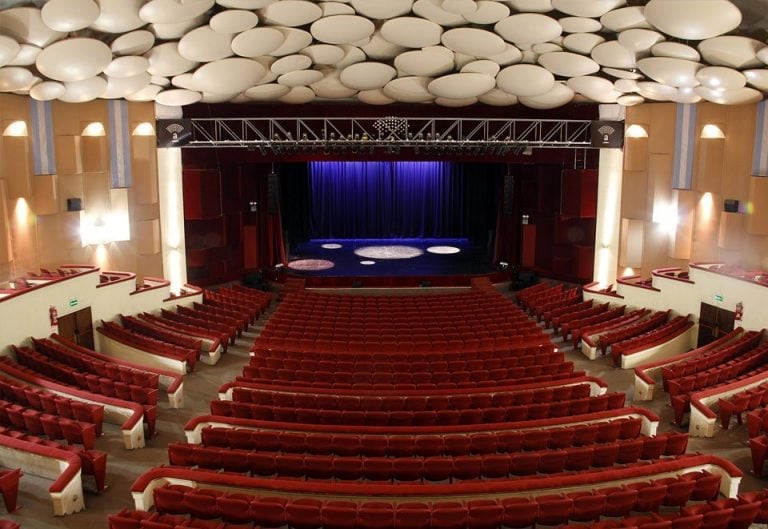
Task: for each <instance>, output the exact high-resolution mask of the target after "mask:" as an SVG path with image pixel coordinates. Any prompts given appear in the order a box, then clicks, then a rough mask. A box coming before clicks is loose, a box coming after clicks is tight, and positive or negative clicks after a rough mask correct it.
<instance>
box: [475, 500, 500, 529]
mask: <svg viewBox="0 0 768 529" xmlns="http://www.w3.org/2000/svg"><path fill="white" fill-rule="evenodd" d="M467 511H468V518H467V528H468V529H495V528H496V527H499V525H501V520H502V518H503V516H504V507H502V506H501V505H500V504H499V503H498V502H497V501H496V500H471V501H468V502H467Z"/></svg>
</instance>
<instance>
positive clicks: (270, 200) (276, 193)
mask: <svg viewBox="0 0 768 529" xmlns="http://www.w3.org/2000/svg"><path fill="white" fill-rule="evenodd" d="M279 186H280V183H279V181H278V175H277V173H274V172H272V173H269V175H268V176H267V211H268V212H269V214H270V215H277V214H278V212H279V211H280V187H279Z"/></svg>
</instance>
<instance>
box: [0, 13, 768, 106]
mask: <svg viewBox="0 0 768 529" xmlns="http://www.w3.org/2000/svg"><path fill="white" fill-rule="evenodd" d="M766 28H768V0H734V1H729V0H650V1H648V2H644V1H632V0H630V1H626V0H504V1H496V0H339V1H327V2H315V1H307V0H48V1H40V0H38V1H35V2H31V1H27V0H21V1H20V0H0V91H3V92H13V93H18V94H24V95H26V94H28V95H29V96H30V97H32V98H34V99H37V100H60V101H65V102H72V103H77V102H85V101H90V100H94V99H98V98H103V99H120V98H124V99H127V100H129V101H155V102H157V103H160V104H163V105H169V106H183V105H189V104H194V103H198V102H203V103H223V102H236V103H255V102H266V103H269V102H279V103H286V104H304V103H311V102H315V101H322V102H327V101H345V102H360V103H365V104H370V105H386V104H389V103H395V102H398V103H433V104H437V105H441V106H446V107H462V106H469V105H472V104H475V103H478V102H479V103H482V104H485V105H490V106H499V107H505V106H512V105H521V106H524V107H528V108H533V109H551V108H557V107H561V106H563V105H567V104H569V103H572V102H576V103H578V102H593V103H619V104H621V105H626V106H631V105H636V104H639V103H642V102H644V101H672V102H677V103H697V102H699V101H711V102H715V103H721V104H726V105H738V104H746V103H754V102H757V101H760V100H762V99H763V97H764V96H765V94H766V93H768V45H766V37H767V36H768V35H766Z"/></svg>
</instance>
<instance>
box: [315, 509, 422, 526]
mask: <svg viewBox="0 0 768 529" xmlns="http://www.w3.org/2000/svg"><path fill="white" fill-rule="evenodd" d="M431 522H432V512H431V510H430V508H429V506H428V505H426V504H424V503H400V504H398V505H397V507H396V509H395V526H396V527H397V528H398V529H401V528H402V529H427V528H429V527H430V525H431ZM302 529H303V528H302Z"/></svg>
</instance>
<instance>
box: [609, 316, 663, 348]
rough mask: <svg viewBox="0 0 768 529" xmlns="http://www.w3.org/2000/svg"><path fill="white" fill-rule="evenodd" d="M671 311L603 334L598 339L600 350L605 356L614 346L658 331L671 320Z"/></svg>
mask: <svg viewBox="0 0 768 529" xmlns="http://www.w3.org/2000/svg"><path fill="white" fill-rule="evenodd" d="M669 314H670V311H668V310H667V311H658V312H656V313H654V314H651V315H650V316H649V317H648V318H643V319H641V320H640V321H637V322H633V323H629V324H627V325H622V326H621V327H619V328H617V329H613V330H609V331H608V332H605V333H601V334H600V337H599V339H598V343H599V345H600V350H601V352H602V353H603V354H605V353H606V352H608V348H609V347H611V346H612V345H613V344H615V343H618V342H621V341H623V340H627V339H629V338H634V337H635V336H639V335H641V334H644V333H646V332H649V331H651V330H654V329H656V328H657V327H661V326H662V325H664V324H665V323H666V322H667V320H668V319H669Z"/></svg>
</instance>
